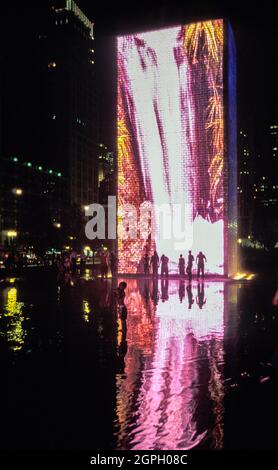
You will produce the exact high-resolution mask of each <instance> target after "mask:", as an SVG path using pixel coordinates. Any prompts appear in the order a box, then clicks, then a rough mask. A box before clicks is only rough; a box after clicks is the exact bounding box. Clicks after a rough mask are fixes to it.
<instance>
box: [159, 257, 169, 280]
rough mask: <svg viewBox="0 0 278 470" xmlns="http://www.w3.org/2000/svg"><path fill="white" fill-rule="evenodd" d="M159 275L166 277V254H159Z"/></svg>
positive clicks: (167, 260) (167, 259)
mask: <svg viewBox="0 0 278 470" xmlns="http://www.w3.org/2000/svg"><path fill="white" fill-rule="evenodd" d="M160 261H161V276H164V275H165V276H167V277H168V274H169V272H168V262H169V258H167V256H165V255H162V256H161V260H160Z"/></svg>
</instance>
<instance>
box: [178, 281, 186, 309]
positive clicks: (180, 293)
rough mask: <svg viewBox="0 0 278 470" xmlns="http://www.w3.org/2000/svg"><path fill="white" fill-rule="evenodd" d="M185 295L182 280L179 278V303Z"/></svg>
mask: <svg viewBox="0 0 278 470" xmlns="http://www.w3.org/2000/svg"><path fill="white" fill-rule="evenodd" d="M184 297H185V285H184V281H183V280H180V283H179V298H180V303H181V304H182V301H183V299H184Z"/></svg>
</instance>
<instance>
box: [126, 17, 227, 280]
mask: <svg viewBox="0 0 278 470" xmlns="http://www.w3.org/2000/svg"><path fill="white" fill-rule="evenodd" d="M223 42H224V24H223V20H213V21H206V22H199V23H193V24H188V25H183V26H179V27H173V28H168V29H163V30H159V31H151V32H146V33H142V34H133V35H127V36H122V37H119V38H118V42H117V55H118V208H121V207H123V206H124V205H126V204H131V205H132V207H135V208H136V209H137V211H138V213H140V207H141V205H142V204H145V203H146V201H147V202H150V203H151V204H152V205H154V206H155V207H161V205H167V207H168V208H170V212H172V213H174V212H175V207H176V206H180V207H181V208H182V209H181V212H180V213H181V215H182V217H181V229H182V233H181V235H180V238H179V240H178V241H177V239H176V238H175V237H174V236H172V237H165V236H164V232H163V233H162V228H161V226H160V222H158V215H157V214H156V213H155V214H156V215H154V216H153V217H154V219H152V220H154V222H153V225H152V224H149V225H150V227H151V228H150V231H151V233H150V234H149V235H148V236H147V237H145V238H140V237H139V236H137V237H136V236H134V233H133V234H131V233H130V236H129V237H126V238H125V239H123V237H120V238H119V240H118V259H119V272H121V273H140V272H143V271H144V267H143V266H144V256H145V254H146V253H147V255H148V256H149V257H150V256H151V255H152V254H153V252H154V250H156V251H157V252H158V255H159V257H161V256H162V254H164V255H166V256H167V257H168V258H169V272H170V273H176V272H178V259H179V256H180V254H183V256H184V257H185V259H187V254H188V250H192V252H193V255H194V256H195V260H196V255H197V254H198V252H199V251H200V250H201V251H203V253H204V254H205V256H206V259H207V263H206V271H207V272H208V273H211V274H223V273H224V204H225V197H227V188H226V187H225V186H224V178H223V163H224V119H223V114H224V104H223ZM170 215H171V214H170ZM123 218H124V217H123V215H120V216H119V217H118V231H120V230H121V229H122V227H121V225H123V223H124V222H123ZM156 219H157V220H156ZM159 220H160V219H159ZM173 220H174V219H173ZM125 224H126V222H125ZM125 230H128V228H127V229H126V225H125ZM131 235H132V236H131ZM195 267H196V265H195V263H194V268H195Z"/></svg>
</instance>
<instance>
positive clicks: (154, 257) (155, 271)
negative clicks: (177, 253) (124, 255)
mask: <svg viewBox="0 0 278 470" xmlns="http://www.w3.org/2000/svg"><path fill="white" fill-rule="evenodd" d="M150 265H151V266H152V274H153V277H157V276H158V267H159V256H158V254H157V251H154V254H153V255H152V257H151V261H150Z"/></svg>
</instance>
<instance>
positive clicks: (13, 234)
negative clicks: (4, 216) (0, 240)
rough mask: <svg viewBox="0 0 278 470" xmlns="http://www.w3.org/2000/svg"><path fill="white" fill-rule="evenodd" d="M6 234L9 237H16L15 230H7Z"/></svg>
mask: <svg viewBox="0 0 278 470" xmlns="http://www.w3.org/2000/svg"><path fill="white" fill-rule="evenodd" d="M7 235H8V237H9V238H14V237H17V232H16V231H15V230H8V233H7Z"/></svg>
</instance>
